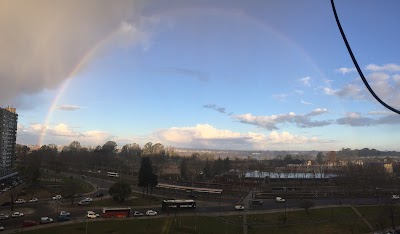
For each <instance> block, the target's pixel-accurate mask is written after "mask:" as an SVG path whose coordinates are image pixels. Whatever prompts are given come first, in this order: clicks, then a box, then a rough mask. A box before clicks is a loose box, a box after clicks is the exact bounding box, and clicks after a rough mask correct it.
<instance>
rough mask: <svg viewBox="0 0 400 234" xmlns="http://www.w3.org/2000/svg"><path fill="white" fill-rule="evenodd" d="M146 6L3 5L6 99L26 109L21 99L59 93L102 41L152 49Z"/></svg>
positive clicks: (2, 92)
mask: <svg viewBox="0 0 400 234" xmlns="http://www.w3.org/2000/svg"><path fill="white" fill-rule="evenodd" d="M142 5H143V4H142V3H141V1H129V0H121V1H118V3H117V4H116V3H115V2H112V1H96V0H87V1H79V0H71V1H60V2H58V1H51V0H39V1H27V2H19V1H1V2H0V35H1V40H0V48H1V53H0V61H1V62H0V77H1V83H0V100H2V101H4V102H7V103H9V104H11V105H14V104H17V105H20V104H21V103H18V102H17V101H18V99H19V97H20V96H21V95H28V96H32V95H36V94H39V93H40V92H42V91H43V90H49V89H54V88H56V87H57V86H58V85H59V84H61V83H62V82H63V81H64V80H66V79H67V78H68V76H69V74H70V73H71V71H73V70H74V68H76V67H77V65H78V64H79V63H81V62H82V58H83V57H85V56H87V55H88V54H90V53H88V52H89V51H91V50H92V49H93V48H94V47H95V46H98V45H99V43H100V42H102V43H103V47H104V49H106V47H107V46H115V45H120V44H121V43H123V44H124V45H138V44H141V43H142V42H143V43H145V44H146V42H144V41H146V40H149V35H150V33H148V32H147V30H150V27H149V24H150V23H149V21H148V20H147V19H146V18H145V17H142V16H141V15H140V14H139V11H140V10H141V9H142ZM110 9H112V10H110ZM97 49H98V50H102V49H103V48H102V46H99V47H98V48H97ZM92 52H93V51H92ZM100 54H101V53H92V54H91V55H92V58H93V56H94V57H96V56H99V55H100ZM83 68H84V67H81V69H83ZM5 84H6V85H5ZM17 107H19V106H17Z"/></svg>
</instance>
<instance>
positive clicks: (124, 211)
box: [102, 207, 132, 218]
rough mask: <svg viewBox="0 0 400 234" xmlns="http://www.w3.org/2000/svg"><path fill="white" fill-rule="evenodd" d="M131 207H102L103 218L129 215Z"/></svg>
mask: <svg viewBox="0 0 400 234" xmlns="http://www.w3.org/2000/svg"><path fill="white" fill-rule="evenodd" d="M131 212H132V210H131V208H130V207H124V208H103V215H102V216H103V217H104V218H125V217H129V216H131Z"/></svg>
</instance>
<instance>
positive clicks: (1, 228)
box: [0, 223, 4, 231]
mask: <svg viewBox="0 0 400 234" xmlns="http://www.w3.org/2000/svg"><path fill="white" fill-rule="evenodd" d="M0 231H4V226H3V225H2V224H1V223H0Z"/></svg>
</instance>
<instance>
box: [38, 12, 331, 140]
mask: <svg viewBox="0 0 400 234" xmlns="http://www.w3.org/2000/svg"><path fill="white" fill-rule="evenodd" d="M180 10H181V9H175V10H169V11H165V12H162V13H159V14H158V15H156V17H162V16H168V15H171V14H176V15H177V14H180V13H181V12H180ZM203 10H204V9H203ZM206 10H211V11H215V9H206ZM221 11H222V12H223V13H225V14H229V15H234V16H235V17H240V18H241V19H243V20H247V21H248V22H251V23H253V24H255V25H257V26H258V27H260V28H262V29H263V30H266V31H268V32H270V33H272V34H273V35H275V36H276V37H277V38H280V39H282V40H283V41H284V42H285V43H287V44H288V45H290V46H292V47H294V48H296V49H297V50H298V51H299V52H300V54H301V55H303V56H304V57H305V59H306V60H307V62H308V63H310V64H311V65H312V67H313V68H314V69H315V70H316V71H317V72H318V73H319V74H320V75H321V77H325V75H324V74H323V72H322V71H321V70H320V69H319V67H318V66H317V65H316V63H315V62H314V61H313V60H312V59H311V57H310V56H309V55H308V53H307V52H306V51H305V50H304V49H303V48H302V47H300V46H299V45H298V44H296V43H295V42H294V41H293V40H291V39H290V38H289V37H287V36H286V35H284V34H283V33H281V32H280V31H278V30H276V29H274V28H273V27H271V26H270V25H267V24H265V23H264V22H262V21H260V20H258V19H256V18H254V17H252V16H250V15H247V14H243V13H241V14H236V13H234V12H230V11H227V10H221ZM116 33H118V30H115V31H113V32H111V33H110V34H108V35H107V36H106V37H105V38H104V39H102V40H100V41H99V42H97V43H96V44H95V45H94V46H93V47H92V48H91V49H90V50H89V51H87V52H86V53H85V54H84V55H83V57H82V58H81V59H80V60H79V62H78V63H77V64H76V65H75V67H73V69H72V71H71V72H70V73H69V74H68V75H67V77H68V79H67V80H66V81H65V82H64V83H63V84H61V86H60V88H59V89H58V91H57V95H56V96H55V98H54V99H53V101H52V103H51V105H50V108H49V109H48V111H47V115H46V117H45V121H44V123H43V127H42V130H41V132H40V135H39V139H38V143H37V145H38V146H41V145H42V144H43V140H44V137H45V136H46V131H47V128H48V127H47V126H48V124H49V122H50V120H51V118H52V116H53V112H54V111H55V109H56V108H57V105H58V102H59V100H60V98H61V97H62V96H63V94H64V93H65V91H66V90H67V89H68V86H69V83H70V81H71V79H72V78H73V77H74V76H75V75H76V74H77V73H78V72H79V71H80V70H81V69H82V68H83V67H84V66H85V65H86V64H87V63H88V62H89V61H90V59H92V57H93V56H94V55H95V54H96V52H97V51H98V50H99V49H100V48H101V47H102V46H103V45H105V44H106V43H107V41H108V40H109V39H110V38H111V37H112V36H113V35H115V34H116Z"/></svg>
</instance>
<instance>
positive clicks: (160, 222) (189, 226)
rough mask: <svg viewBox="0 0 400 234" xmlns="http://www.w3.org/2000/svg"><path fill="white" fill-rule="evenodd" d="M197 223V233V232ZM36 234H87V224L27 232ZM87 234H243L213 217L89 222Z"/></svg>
mask: <svg viewBox="0 0 400 234" xmlns="http://www.w3.org/2000/svg"><path fill="white" fill-rule="evenodd" d="M195 223H197V232H196V231H195V229H194V227H195ZM24 233H29V234H34V233H40V234H47V233H48V234H50V233H51V234H53V233H57V234H70V233H74V234H75V233H77V234H79V233H86V223H80V224H72V225H63V226H59V227H51V228H46V229H38V230H32V231H25V232H24ZM87 233H96V234H97V233H242V229H241V228H239V229H238V228H237V226H232V225H227V226H225V225H221V223H220V222H219V221H218V220H217V219H216V218H212V217H197V218H196V220H195V217H181V218H180V217H176V219H175V217H168V218H160V219H149V220H147V219H133V220H123V219H121V220H113V221H108V222H89V223H88V225H87Z"/></svg>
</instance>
